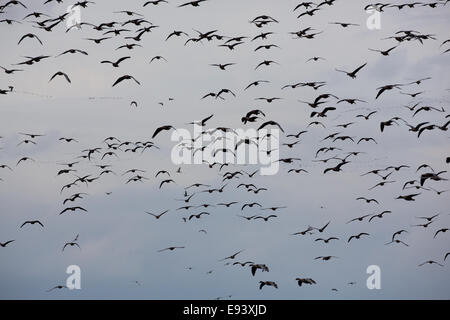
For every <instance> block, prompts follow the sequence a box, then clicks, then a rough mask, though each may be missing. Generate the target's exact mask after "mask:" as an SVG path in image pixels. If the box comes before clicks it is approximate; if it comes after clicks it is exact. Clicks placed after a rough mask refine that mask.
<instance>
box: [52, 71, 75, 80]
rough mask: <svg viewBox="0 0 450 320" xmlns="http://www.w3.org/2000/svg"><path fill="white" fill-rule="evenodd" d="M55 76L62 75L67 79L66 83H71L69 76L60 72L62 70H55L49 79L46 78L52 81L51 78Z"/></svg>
mask: <svg viewBox="0 0 450 320" xmlns="http://www.w3.org/2000/svg"><path fill="white" fill-rule="evenodd" d="M57 76H63V77H64V78H65V79H66V80H67V82H68V83H72V81H70V78H69V76H68V75H67V74H66V73H64V72H62V71H58V72H56V73H55V74H54V75H53V76H52V77H51V78H50V80H48V82H50V81H52V80H53V79H54V78H55V77H57Z"/></svg>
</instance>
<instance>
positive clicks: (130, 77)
mask: <svg viewBox="0 0 450 320" xmlns="http://www.w3.org/2000/svg"><path fill="white" fill-rule="evenodd" d="M124 80H134V82H136V83H137V84H138V85H140V84H141V83H140V82H139V81H137V80H136V78H135V77H133V76H130V75H123V76H121V77H119V78H118V79H117V80H116V81H115V82H114V83H113V85H112V86H113V87H114V86H115V85H117V84H119V83H121V82H122V81H124Z"/></svg>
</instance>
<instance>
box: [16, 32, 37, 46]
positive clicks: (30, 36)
mask: <svg viewBox="0 0 450 320" xmlns="http://www.w3.org/2000/svg"><path fill="white" fill-rule="evenodd" d="M26 38H30V39H36V40H37V41H38V42H39V43H40V44H41V45H43V43H42V41H41V39H39V37H38V36H37V35H35V34H34V33H27V34H24V35H23V36H22V37H21V38H20V40H19V42H17V45H19V44H20V43H21V42H22V41H23V40H24V39H26Z"/></svg>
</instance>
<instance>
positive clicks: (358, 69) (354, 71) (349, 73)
mask: <svg viewBox="0 0 450 320" xmlns="http://www.w3.org/2000/svg"><path fill="white" fill-rule="evenodd" d="M366 65H367V62H366V63H364V64H363V65H361V66H359V67H358V68H356V69H355V70H353V71H352V72H348V71H344V70H339V69H336V71H338V72H343V73H345V74H346V75H347V76H349V77H350V78H352V79H356V74H357V73H358V72H359V71H360V70H361V69H362V68H364V67H365V66H366Z"/></svg>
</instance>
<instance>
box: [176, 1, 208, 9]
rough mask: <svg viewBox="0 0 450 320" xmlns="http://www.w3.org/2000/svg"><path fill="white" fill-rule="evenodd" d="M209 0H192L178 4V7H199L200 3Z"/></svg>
mask: <svg viewBox="0 0 450 320" xmlns="http://www.w3.org/2000/svg"><path fill="white" fill-rule="evenodd" d="M205 1H207V0H195V1H191V2H186V3H183V4H180V5H179V6H178V8H182V7H186V6H192V7H199V6H200V3H202V2H205Z"/></svg>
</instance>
